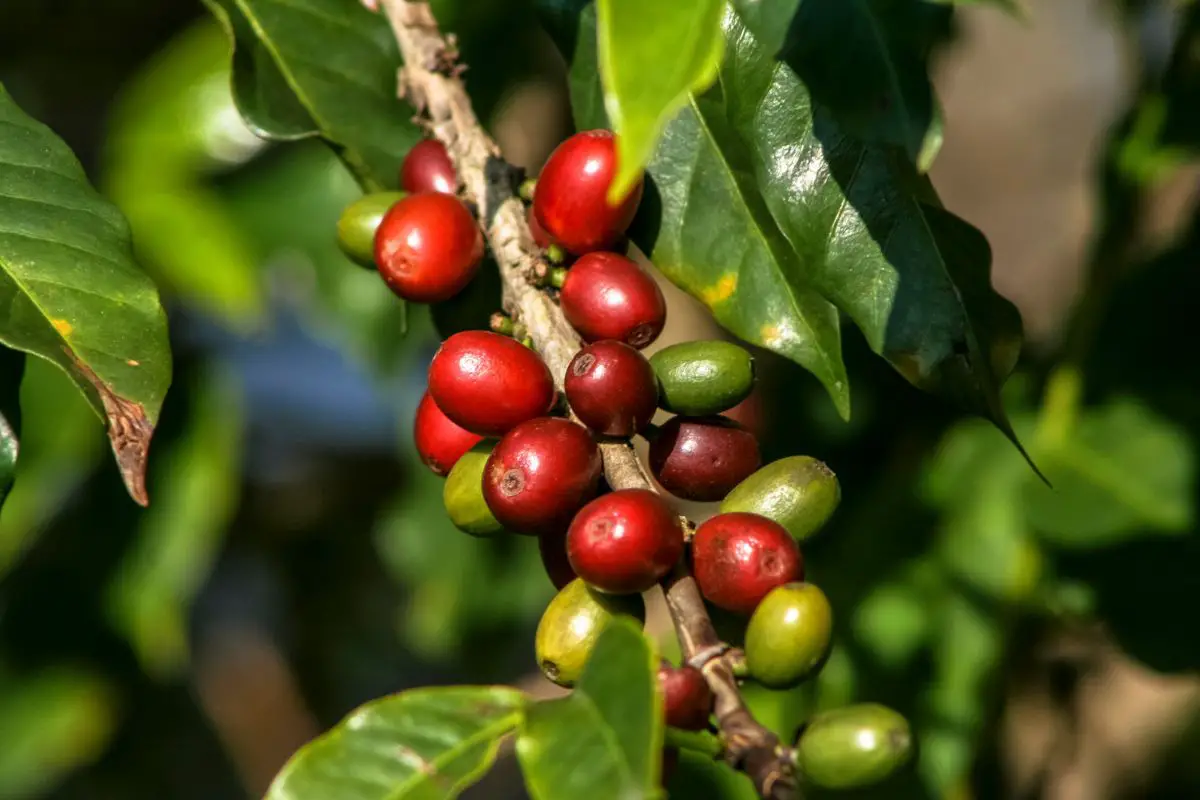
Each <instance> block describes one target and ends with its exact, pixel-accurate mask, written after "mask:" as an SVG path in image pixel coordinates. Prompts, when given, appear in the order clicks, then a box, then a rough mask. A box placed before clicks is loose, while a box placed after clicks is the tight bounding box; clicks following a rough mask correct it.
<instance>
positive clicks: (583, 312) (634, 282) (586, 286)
mask: <svg viewBox="0 0 1200 800" xmlns="http://www.w3.org/2000/svg"><path fill="white" fill-rule="evenodd" d="M559 303H560V304H561V305H562V310H563V315H564V316H566V318H567V321H568V322H570V323H571V325H572V327H574V328H575V330H577V331H579V335H580V336H582V337H583V338H584V340H585V341H588V342H596V341H599V340H601V339H616V340H617V341H619V342H625V344H627V345H630V346H631V347H636V348H637V349H639V350H641V349H642V348H643V347H645V346H646V345H648V344H650V343H651V342H653V341H654V340H655V339H657V338H658V335H659V334H660V333H662V329H663V325H664V324H665V323H666V321H667V303H666V300H664V299H663V295H662V290H661V289H659V288H658V284H657V283H655V282H654V279H653V278H651V277H650V275H649V274H647V273H646V271H645V270H644V269H642V268H641V267H639V266H638V265H637V264H636V263H635V262H633V261H631V260H630V259H628V258H626V257H625V256H622V255H618V254H617V253H588V254H587V255H585V256H583V257H581V258H580V259H579V260H578V261H576V262H575V263H574V264H573V265H572V266H571V268H570V269H569V270H567V277H566V280H565V281H564V282H563V286H562V292H561V293H560V294H559Z"/></svg>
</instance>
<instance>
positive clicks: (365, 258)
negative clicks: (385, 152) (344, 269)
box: [337, 192, 404, 268]
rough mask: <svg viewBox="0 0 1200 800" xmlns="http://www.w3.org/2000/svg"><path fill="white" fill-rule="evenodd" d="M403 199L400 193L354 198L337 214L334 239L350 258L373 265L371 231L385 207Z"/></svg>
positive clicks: (379, 220)
mask: <svg viewBox="0 0 1200 800" xmlns="http://www.w3.org/2000/svg"><path fill="white" fill-rule="evenodd" d="M403 199H404V193H403V192H376V193H375V194H367V195H363V196H362V197H360V198H359V199H357V200H355V201H354V202H353V203H351V204H350V205H348V206H346V209H345V210H344V211H343V212H342V215H341V216H340V217H338V223H337V242H338V247H340V248H341V249H342V252H343V253H345V254H346V255H347V256H348V257H349V258H350V260H352V261H353V262H354V263H356V264H358V265H360V266H363V267H371V268H374V267H375V231H377V230H378V229H379V223H380V222H382V221H383V216H384V214H386V213H387V212H388V209H389V208H391V207H392V206H394V205H396V203H398V202H400V201H401V200H403Z"/></svg>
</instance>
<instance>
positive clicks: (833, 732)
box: [796, 703, 912, 789]
mask: <svg viewBox="0 0 1200 800" xmlns="http://www.w3.org/2000/svg"><path fill="white" fill-rule="evenodd" d="M911 757H912V731H911V730H910V729H909V726H908V720H906V719H905V718H904V717H903V716H901V715H900V714H898V713H896V712H895V711H893V710H892V709H890V708H888V707H887V706H881V705H879V704H877V703H863V704H860V705H853V706H845V707H843V708H835V709H832V710H829V711H823V712H821V713H820V714H817V715H816V716H814V717H813V718H812V719H810V720H809V721H808V723H807V724H806V725H805V726H804V730H803V731H802V732H801V734H800V740H799V741H798V742H797V743H796V762H797V766H798V767H799V768H800V771H801V772H802V773H803V774H804V777H805V778H806V779H808V780H809V781H811V782H812V783H813V784H814V785H816V786H820V787H822V788H825V789H855V788H859V787H863V786H870V785H871V784H874V783H878V782H880V781H882V780H883V779H885V778H887V777H888V776H890V775H892V774H893V773H895V772H896V771H897V770H898V769H900V767H902V766H904V765H905V764H906V763H908V760H909V759H910V758H911Z"/></svg>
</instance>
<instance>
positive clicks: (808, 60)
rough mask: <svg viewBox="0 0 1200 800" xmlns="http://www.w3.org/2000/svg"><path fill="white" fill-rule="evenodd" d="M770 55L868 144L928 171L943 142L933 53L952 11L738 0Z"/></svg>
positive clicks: (843, 1)
mask: <svg viewBox="0 0 1200 800" xmlns="http://www.w3.org/2000/svg"><path fill="white" fill-rule="evenodd" d="M734 6H735V7H736V8H737V10H738V13H739V14H740V15H741V17H742V19H743V21H744V23H745V25H746V26H747V28H748V29H749V30H750V31H751V32H752V33H753V35H754V36H755V38H756V39H758V40H759V41H760V42H761V43H762V45H761V46H762V47H763V48H764V49H765V50H766V52H767V54H768V55H774V56H776V57H778V58H779V59H781V60H783V61H785V62H786V63H787V64H788V65H789V66H791V68H792V69H793V70H794V71H795V73H796V75H797V76H799V78H800V79H801V80H802V81H803V82H804V85H805V86H806V87H807V89H808V91H809V92H810V93H811V94H812V97H813V99H814V100H815V101H816V103H819V104H820V105H822V106H823V107H824V108H825V109H828V111H829V112H831V113H832V115H833V116H834V118H835V119H836V120H837V122H838V124H839V125H840V127H841V128H842V129H843V130H844V131H846V132H847V133H848V134H850V135H852V136H854V137H855V138H858V139H861V140H863V141H865V142H872V143H883V144H891V145H898V146H900V147H902V148H904V150H905V151H906V152H907V154H908V157H909V159H910V160H911V161H912V162H913V163H914V164H916V165H917V167H918V169H919V170H920V171H921V172H925V171H927V170H928V169H929V167H930V166H931V165H932V164H933V159H934V157H935V156H936V155H937V152H938V150H939V149H940V147H941V144H942V117H941V110H940V108H939V107H938V103H937V99H936V98H935V97H934V93H933V87H932V85H931V84H930V80H929V74H928V59H929V50H930V48H931V46H932V44H933V42H934V40H935V38H936V36H937V35H938V33H939V32H940V31H942V30H944V29H945V27H946V25H947V24H948V20H949V14H950V10H949V9H948V8H945V7H941V6H939V5H937V4H935V3H928V2H923V1H921V0H803V2H801V0H735V2H734Z"/></svg>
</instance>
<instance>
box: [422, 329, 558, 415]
mask: <svg viewBox="0 0 1200 800" xmlns="http://www.w3.org/2000/svg"><path fill="white" fill-rule="evenodd" d="M429 393H430V394H431V395H433V399H434V401H435V402H436V403H437V405H438V408H440V409H441V410H442V412H443V413H445V415H446V416H447V417H449V418H450V419H451V420H453V421H454V422H455V423H456V424H458V425H460V426H461V427H463V428H466V429H467V430H469V431H472V432H474V433H478V434H480V435H482V436H500V435H501V434H504V433H506V432H508V431H510V430H512V429H513V428H514V427H516V426H517V425H519V424H521V423H522V422H525V421H526V420H530V419H533V418H534V417H540V416H541V415H543V414H545V413H546V412H547V411H549V410H550V407H551V406H553V405H554V400H555V392H554V379H553V378H551V377H550V370H549V369H548V368H547V367H546V364H545V362H543V361H542V359H541V358H540V357H539V356H538V354H537V353H535V352H533V351H532V350H530V349H529V348H528V347H526V346H525V345H523V344H521V343H520V342H518V341H515V340H513V339H510V338H509V337H507V336H501V335H500V334H498V333H491V332H490V331H463V332H462V333H456V334H454V335H453V336H451V337H450V338H449V339H447V340H446V341H444V342H442V346H441V348H439V349H438V351H437V354H435V355H434V357H433V362H432V363H431V364H430V365H429Z"/></svg>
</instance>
